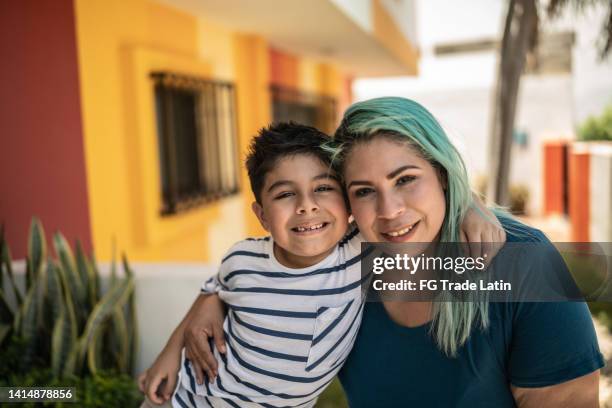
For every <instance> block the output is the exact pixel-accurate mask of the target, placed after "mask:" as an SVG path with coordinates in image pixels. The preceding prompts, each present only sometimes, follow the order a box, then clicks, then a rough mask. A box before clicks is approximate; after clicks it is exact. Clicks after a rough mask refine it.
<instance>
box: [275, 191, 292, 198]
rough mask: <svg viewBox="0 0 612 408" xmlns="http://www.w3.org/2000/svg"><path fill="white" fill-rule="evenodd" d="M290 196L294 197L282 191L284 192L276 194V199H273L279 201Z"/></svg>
mask: <svg viewBox="0 0 612 408" xmlns="http://www.w3.org/2000/svg"><path fill="white" fill-rule="evenodd" d="M292 195H295V194H294V193H292V192H291V191H284V192H282V193H280V194H278V195H277V196H276V197H274V199H275V200H280V199H282V198H287V197H291V196H292Z"/></svg>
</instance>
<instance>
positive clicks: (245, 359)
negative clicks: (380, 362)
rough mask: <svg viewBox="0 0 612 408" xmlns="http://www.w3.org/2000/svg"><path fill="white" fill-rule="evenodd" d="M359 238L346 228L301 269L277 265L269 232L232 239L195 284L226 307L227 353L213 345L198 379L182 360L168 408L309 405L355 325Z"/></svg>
mask: <svg viewBox="0 0 612 408" xmlns="http://www.w3.org/2000/svg"><path fill="white" fill-rule="evenodd" d="M360 244H361V235H360V234H358V230H356V229H353V230H351V231H350V232H349V233H348V234H347V235H346V236H345V237H344V238H343V239H342V240H341V241H340V242H339V243H338V245H337V246H336V248H335V249H334V251H333V252H332V253H331V254H330V255H329V256H327V257H326V258H325V259H324V260H323V261H321V262H319V263H318V264H316V265H313V266H311V267H308V268H303V269H290V268H287V267H285V266H283V265H281V264H280V263H279V262H278V261H277V260H276V259H275V257H274V252H273V245H274V243H273V240H272V239H271V238H270V237H267V238H260V239H246V240H244V241H241V242H238V243H237V244H235V245H234V246H233V247H232V248H231V249H230V251H229V252H228V254H227V255H226V256H225V258H224V259H223V261H222V263H221V267H220V269H219V273H218V274H217V275H216V276H214V277H213V278H211V279H209V280H208V281H206V282H205V283H204V285H203V287H202V291H203V292H218V293H219V296H220V298H221V299H222V300H223V301H224V302H225V303H226V304H227V306H228V315H227V317H226V319H225V323H224V330H225V336H226V344H227V353H226V354H220V353H219V352H218V351H217V350H216V349H215V350H214V354H215V357H216V358H217V361H218V364H219V368H218V376H217V378H216V379H215V380H214V381H213V382H208V381H205V383H204V384H202V385H198V384H197V382H196V380H195V378H196V377H195V374H194V372H193V367H192V365H191V363H190V362H189V360H186V359H184V358H183V361H182V363H181V374H180V380H179V386H178V387H177V390H176V392H175V394H174V396H173V399H172V402H173V406H175V407H210V406H212V407H251V406H254V407H255V406H264V407H310V406H313V405H314V404H315V402H316V399H317V396H318V395H319V394H321V393H322V392H323V390H324V389H325V387H326V386H327V385H328V384H329V383H330V382H331V381H332V379H333V378H334V376H335V375H336V373H337V372H338V371H339V369H340V367H341V366H342V364H343V363H344V361H345V360H346V358H347V357H348V354H349V352H350V350H351V348H352V346H353V343H354V341H355V337H356V336H357V331H358V329H359V325H360V324H361V315H362V311H363V302H362V293H361V273H360V262H359V261H360V259H361V257H362V255H361V247H360ZM211 345H212V343H211Z"/></svg>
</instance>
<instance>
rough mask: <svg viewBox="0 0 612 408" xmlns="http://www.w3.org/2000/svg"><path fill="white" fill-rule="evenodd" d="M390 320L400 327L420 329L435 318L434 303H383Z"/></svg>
mask: <svg viewBox="0 0 612 408" xmlns="http://www.w3.org/2000/svg"><path fill="white" fill-rule="evenodd" d="M383 306H384V307H385V310H386V311H387V314H388V315H389V318H390V319H391V320H393V321H394V322H395V323H397V324H398V325H400V326H404V327H418V326H422V325H424V324H426V323H429V322H430V321H431V319H432V318H433V315H432V309H433V308H432V306H433V303H432V302H408V301H399V302H398V301H392V302H383Z"/></svg>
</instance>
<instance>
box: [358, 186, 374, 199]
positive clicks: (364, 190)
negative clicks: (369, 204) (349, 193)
mask: <svg viewBox="0 0 612 408" xmlns="http://www.w3.org/2000/svg"><path fill="white" fill-rule="evenodd" d="M373 191H374V189H372V188H368V187H365V188H358V189H357V190H355V192H354V193H353V194H355V197H357V198H359V197H365V196H367V195H368V194H370V193H372V192H373Z"/></svg>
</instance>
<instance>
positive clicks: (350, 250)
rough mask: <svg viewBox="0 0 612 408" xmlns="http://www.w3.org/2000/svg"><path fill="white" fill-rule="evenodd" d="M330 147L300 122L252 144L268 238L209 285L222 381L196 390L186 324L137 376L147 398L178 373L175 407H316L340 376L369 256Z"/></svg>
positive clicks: (234, 257)
mask: <svg viewBox="0 0 612 408" xmlns="http://www.w3.org/2000/svg"><path fill="white" fill-rule="evenodd" d="M326 141H327V136H326V135H325V134H323V133H321V132H319V131H318V130H316V129H314V128H312V127H308V126H302V125H298V124H294V123H281V124H278V125H274V126H271V127H270V128H268V129H263V130H262V131H261V132H260V134H259V136H257V137H256V138H254V140H253V142H252V143H251V147H250V152H249V155H248V157H247V162H246V164H247V169H248V173H249V179H250V182H251V189H252V190H253V193H254V195H255V198H256V201H255V202H254V203H253V211H254V212H255V214H256V215H257V217H258V219H259V221H260V222H261V224H262V226H263V227H264V228H265V229H266V230H267V231H268V232H270V235H271V237H267V238H260V239H247V240H245V241H241V242H239V243H237V244H235V245H234V246H233V247H232V248H231V249H230V251H229V252H228V254H227V255H226V256H225V257H224V259H223V261H222V264H221V267H220V270H219V273H218V274H217V275H216V276H215V277H213V278H211V279H209V280H208V281H207V282H206V283H205V284H204V285H203V288H202V291H203V292H204V293H218V294H219V297H220V298H221V299H222V300H223V301H224V302H225V303H226V304H227V305H228V308H229V312H228V315H227V317H226V319H225V323H224V327H223V331H224V332H225V337H226V339H227V346H228V347H227V349H226V350H225V353H223V354H220V353H219V350H218V349H220V348H221V347H215V348H214V350H213V352H214V356H215V358H216V360H217V361H218V362H219V364H218V366H219V369H218V374H217V375H216V378H214V379H212V380H210V378H206V379H205V381H204V382H203V384H199V381H198V382H196V380H195V377H196V373H194V366H193V365H192V363H191V362H190V361H189V360H188V359H186V358H185V357H184V356H183V358H182V360H181V356H180V354H181V348H182V346H183V330H184V326H185V320H184V321H183V322H182V323H181V324H180V325H179V327H178V328H177V329H176V330H175V332H174V333H173V335H172V337H171V338H170V340H169V341H168V345H167V346H166V347H165V349H164V351H163V352H162V353H161V355H160V356H159V357H158V359H157V360H156V362H155V364H154V365H153V366H152V367H151V368H150V369H149V370H148V372H147V373H145V375H143V376H141V389H142V388H147V391H148V392H149V395H151V392H152V391H151V388H152V387H155V388H156V386H157V385H158V384H159V379H160V378H163V377H166V378H168V379H169V383H173V382H174V381H173V380H170V379H173V378H175V377H176V373H177V371H179V369H180V378H179V384H178V386H177V388H176V390H175V392H174V395H173V397H172V404H173V406H178V407H209V406H212V407H217V406H233V407H236V406H239V407H242V406H270V407H275V406H277V407H278V406H292V407H297V406H299V407H310V406H313V405H314V404H315V402H316V398H317V396H318V395H319V394H320V393H321V392H323V390H324V389H325V387H326V386H327V385H328V384H329V383H330V382H331V381H332V379H333V378H334V376H335V375H336V373H337V372H338V371H339V369H340V367H341V366H342V364H343V362H344V360H345V359H346V358H347V357H348V353H349V351H350V350H351V347H352V345H353V342H354V340H355V337H356V335H357V331H358V328H359V325H360V323H361V314H362V311H363V302H362V296H361V285H360V284H361V273H360V262H359V261H360V260H361V257H362V256H363V255H362V254H361V248H360V243H361V238H360V237H359V235H358V234H357V231H356V230H355V229H350V230H348V227H349V226H348V212H347V209H346V202H345V197H344V194H343V192H342V188H341V185H340V182H339V181H338V178H337V177H336V175H335V173H334V172H333V171H332V170H331V168H330V160H329V157H328V156H327V154H326V153H325V152H324V151H323V150H322V149H321V147H320V146H321V145H322V144H323V143H324V142H326ZM476 218H478V217H476ZM464 224H465V222H464ZM475 225H476V226H478V227H480V226H481V225H480V224H478V221H477V222H476V223H475V224H473V225H472V227H473V226H475ZM347 230H348V233H347ZM190 313H191V311H190ZM207 334H208V335H209V336H212V334H211V333H207ZM214 337H215V338H216V337H217V336H216V335H215V336H214ZM211 346H212V343H211ZM222 351H223V350H222ZM179 360H181V363H180V367H179ZM198 376H199V374H198ZM210 377H212V376H210ZM209 380H210V381H209ZM154 391H155V390H153V392H154ZM145 404H146V403H145ZM145 404H143V406H145V407H146V406H148V405H145Z"/></svg>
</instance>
